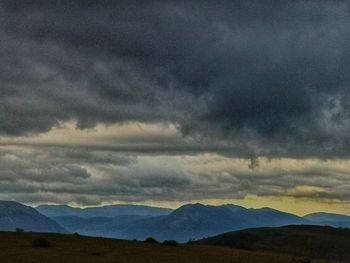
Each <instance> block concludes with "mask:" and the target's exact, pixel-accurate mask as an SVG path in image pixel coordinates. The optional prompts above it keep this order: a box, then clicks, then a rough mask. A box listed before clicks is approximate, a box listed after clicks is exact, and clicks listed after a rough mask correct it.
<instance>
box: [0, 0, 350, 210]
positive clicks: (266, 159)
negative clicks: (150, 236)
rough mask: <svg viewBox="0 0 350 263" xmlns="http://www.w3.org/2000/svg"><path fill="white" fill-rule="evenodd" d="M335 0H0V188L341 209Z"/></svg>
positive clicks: (79, 202) (341, 24)
mask: <svg viewBox="0 0 350 263" xmlns="http://www.w3.org/2000/svg"><path fill="white" fill-rule="evenodd" d="M349 68H350V2H349V1H340V0H337V1H335V0H332V1H331V0H329V1H327V0H317V1H316V0H311V1H298V0H296V1H278V0H264V1H260V0H251V1H245V0H235V1H220V0H218V1H204V0H203V1H194V0H188V1H181V0H179V1H168V0H163V1H148V0H145V1H133V0H129V1H123V0H121V1H112V0H99V1H92V0H74V1H72V0H70V1H68V0H61V1H55V0H32V1H16V0H15V1H13V0H0V199H4V200H16V201H19V202H23V203H26V204H33V205H35V204H42V203H52V204H70V205H75V206H92V205H103V204H116V203H137V204H149V205H157V206H163V207H178V206H179V205H181V204H184V203H189V202H202V203H205V204H223V203H235V204H239V205H244V206H247V207H263V206H269V207H273V208H277V209H280V210H283V211H288V212H293V213H296V214H301V215H302V214H306V213H310V212H315V211H327V212H337V213H344V214H350V74H349Z"/></svg>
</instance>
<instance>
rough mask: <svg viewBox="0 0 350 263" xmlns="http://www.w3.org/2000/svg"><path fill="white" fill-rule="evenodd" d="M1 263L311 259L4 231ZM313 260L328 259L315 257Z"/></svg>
mask: <svg viewBox="0 0 350 263" xmlns="http://www.w3.org/2000/svg"><path fill="white" fill-rule="evenodd" d="M38 238H44V239H46V240H48V241H49V243H50V247H47V248H42V247H33V244H32V242H33V240H37V239H38ZM0 262H1V263H7V262H11V263H14V262H41V263H51V262H52V263H56V262H61V263H69V262H79V263H88V262H114V263H139V262H140V263H141V262H142V263H151V262H152V263H155V262H164V263H168V262H169V263H175V262H176V263H186V262H188V263H206V262H213V263H244V262H252V263H253V262H254V263H275V262H276V263H277V262H280V263H284V262H289V263H290V262H295V263H297V262H307V261H303V258H299V257H293V256H290V255H282V254H271V253H264V252H250V251H244V250H238V249H231V248H224V247H216V246H201V245H179V246H165V245H161V244H148V243H142V242H135V241H125V240H112V239H105V238H93V237H82V236H77V235H60V234H40V233H14V232H0ZM311 262H316V263H322V262H327V261H320V260H312V261H311ZM328 262H330V261H328Z"/></svg>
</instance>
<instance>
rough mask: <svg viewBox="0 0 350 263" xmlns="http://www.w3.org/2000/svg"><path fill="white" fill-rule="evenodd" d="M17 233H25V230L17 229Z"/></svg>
mask: <svg viewBox="0 0 350 263" xmlns="http://www.w3.org/2000/svg"><path fill="white" fill-rule="evenodd" d="M16 232H17V233H23V232H24V229H23V228H16Z"/></svg>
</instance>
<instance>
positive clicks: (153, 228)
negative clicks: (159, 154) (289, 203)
mask: <svg viewBox="0 0 350 263" xmlns="http://www.w3.org/2000/svg"><path fill="white" fill-rule="evenodd" d="M43 209H44V210H45V211H43ZM38 210H39V211H43V212H44V213H46V214H48V215H52V214H54V215H57V214H58V215H60V213H61V214H63V216H51V218H52V219H54V220H55V221H57V222H58V223H59V224H60V225H62V226H63V227H65V228H66V229H67V230H69V231H70V232H78V233H80V234H84V235H92V236H105V237H115V238H126V239H134V238H136V239H139V240H142V239H145V238H147V237H149V236H152V237H154V238H156V239H159V240H164V239H174V240H177V241H181V242H183V241H188V240H189V239H199V238H203V237H208V236H213V235H217V234H220V233H224V232H229V231H235V230H240V229H245V228H253V227H265V226H283V225H290V224H311V222H310V221H309V220H307V219H305V218H301V217H298V216H296V215H293V214H289V213H284V212H281V211H278V210H274V209H271V208H261V209H247V208H244V207H241V206H236V205H231V204H228V205H221V206H210V205H203V204H187V205H184V206H182V207H180V208H178V209H176V210H174V211H171V210H169V209H168V210H167V209H165V210H164V209H162V208H160V210H158V209H157V208H154V207H152V208H150V207H143V206H129V205H128V206H126V205H123V206H120V205H118V206H107V207H96V208H86V209H79V208H73V209H70V207H67V206H63V207H62V206H41V207H38ZM61 210H62V212H61ZM169 211H171V212H170V213H169ZM69 213H71V214H73V215H69ZM67 214H68V215H67ZM164 214H165V215H164ZM112 215H114V216H113V217H112ZM115 215H116V216H115Z"/></svg>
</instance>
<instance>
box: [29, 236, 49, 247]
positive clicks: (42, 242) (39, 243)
mask: <svg viewBox="0 0 350 263" xmlns="http://www.w3.org/2000/svg"><path fill="white" fill-rule="evenodd" d="M32 247H40V248H48V247H51V244H50V242H49V240H47V239H46V238H37V239H34V240H33V242H32Z"/></svg>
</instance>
